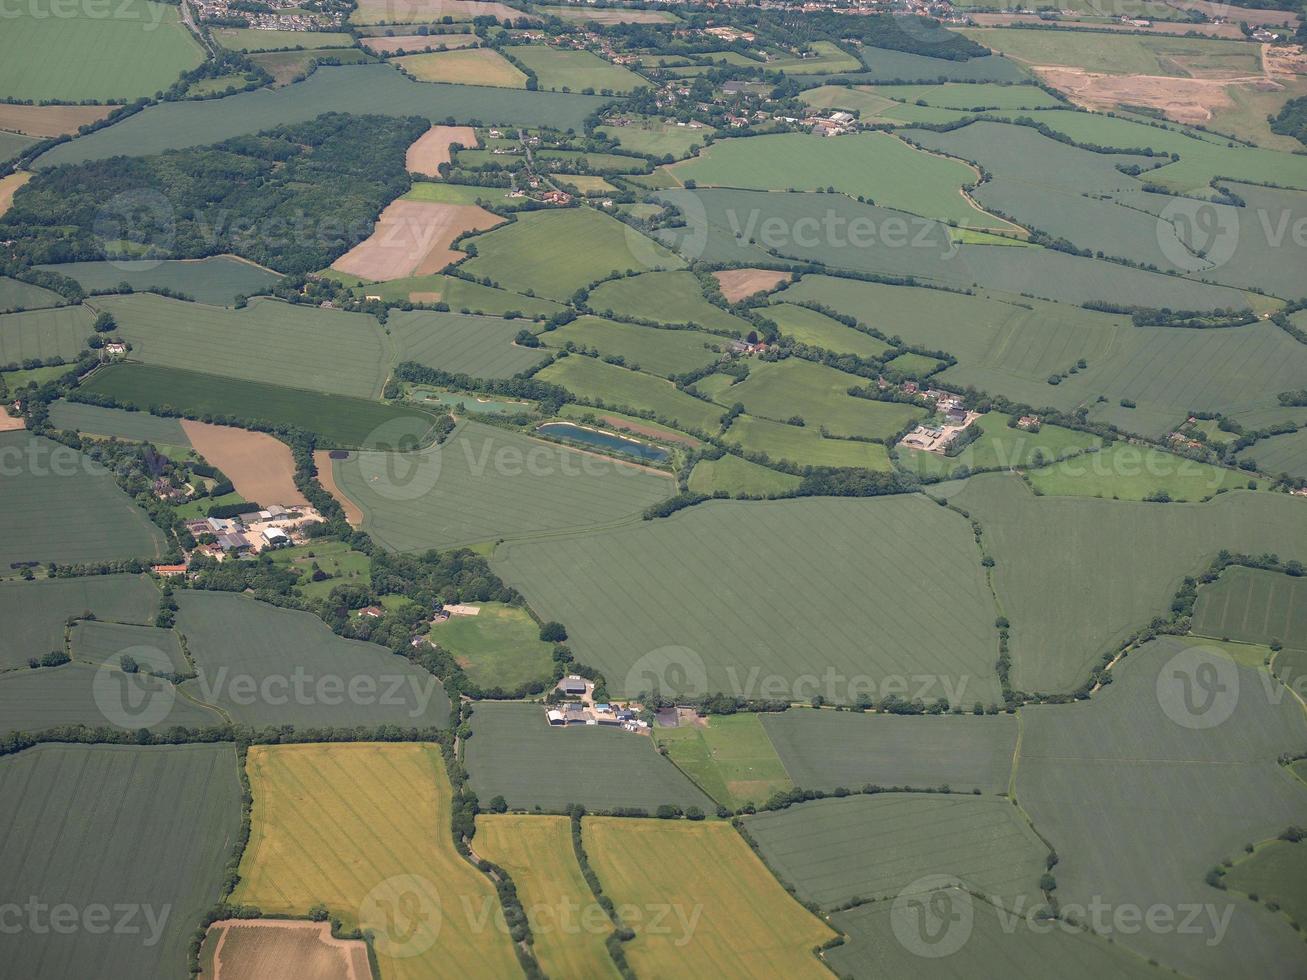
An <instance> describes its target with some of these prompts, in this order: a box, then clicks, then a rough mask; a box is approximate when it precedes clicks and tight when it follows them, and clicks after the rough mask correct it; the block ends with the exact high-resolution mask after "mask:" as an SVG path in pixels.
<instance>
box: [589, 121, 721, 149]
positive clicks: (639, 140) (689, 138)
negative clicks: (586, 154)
mask: <svg viewBox="0 0 1307 980" xmlns="http://www.w3.org/2000/svg"><path fill="white" fill-rule="evenodd" d="M595 132H596V133H598V134H600V135H601V136H608V137H611V138H612V139H615V140H617V143H618V145H619V146H621V148H622V149H623V150H629V151H630V152H632V153H643V154H645V155H646V156H652V157H659V158H661V157H664V156H667V155H671V156H673V157H678V158H679V157H686V156H689V155H690V150H691V148H693V147H695V146H703V145H704V143H705V142H707V138H708V137H709V136H711V135H712V134H713V133H714V132H716V130H714V129H712V128H711V127H709V126H704V125H703V124H702V123H700V124H699V126H698V127H697V128H692V127H690V126H678V125H676V124H675V123H667V122H664V121H663V120H662V119H661V118H659V117H653V116H636V117H634V118H633V119H632V120H631V122H630V123H629V124H627V125H625V126H600V127H598V128H597V129H596V130H595Z"/></svg>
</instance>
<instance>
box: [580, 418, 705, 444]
mask: <svg viewBox="0 0 1307 980" xmlns="http://www.w3.org/2000/svg"><path fill="white" fill-rule="evenodd" d="M595 418H597V419H598V420H599V421H600V422H602V423H603V424H604V425H606V426H608V427H609V428H613V429H619V430H621V431H622V432H629V433H631V434H632V435H636V436H644V437H645V438H647V439H661V440H662V441H663V442H676V443H680V444H681V445H683V446H702V445H703V443H701V442H700V441H699V440H698V439H696V438H694V437H693V436H687V435H681V434H679V433H675V434H674V433H672V432H669V431H668V430H667V429H665V428H659V427H655V426H652V425H641V424H640V423H639V422H632V421H631V420H630V419H624V418H622V417H621V416H620V415H596V416H595Z"/></svg>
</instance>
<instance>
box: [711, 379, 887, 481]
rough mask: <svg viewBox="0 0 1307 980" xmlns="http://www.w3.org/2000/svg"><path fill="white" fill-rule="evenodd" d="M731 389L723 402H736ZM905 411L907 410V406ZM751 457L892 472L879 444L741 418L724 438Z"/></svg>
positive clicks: (812, 428)
mask: <svg viewBox="0 0 1307 980" xmlns="http://www.w3.org/2000/svg"><path fill="white" fill-rule="evenodd" d="M736 387H737V386H735V385H732V386H731V388H730V389H729V391H728V393H727V394H726V395H724V396H722V400H723V401H727V402H731V401H734V398H733V397H732V396H733V394H734V390H735V388H736ZM904 407H906V406H904ZM722 438H723V439H725V440H726V441H727V442H728V443H730V444H732V445H735V446H738V447H739V448H740V449H742V450H743V451H745V452H748V453H766V454H767V456H768V458H769V459H772V460H775V461H777V462H780V461H785V462H788V463H794V464H795V465H796V466H856V467H859V468H861V469H864V470H882V471H887V470H889V469H890V461H889V453H888V452H887V451H886V449H885V447H884V446H883V445H882V444H880V443H877V442H860V441H856V440H852V439H828V438H827V437H826V436H823V435H822V434H821V428H820V426H818V425H815V424H814V425H811V426H808V425H787V424H786V423H784V422H773V421H771V420H770V419H760V418H754V417H753V416H751V415H739V416H736V418H735V420H734V421H733V422H731V427H730V428H729V429H727V430H726V432H725V433H724V434H723V435H722Z"/></svg>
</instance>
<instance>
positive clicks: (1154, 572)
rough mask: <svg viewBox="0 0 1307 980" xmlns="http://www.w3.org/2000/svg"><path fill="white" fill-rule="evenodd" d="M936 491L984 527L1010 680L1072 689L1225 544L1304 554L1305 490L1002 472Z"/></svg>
mask: <svg viewBox="0 0 1307 980" xmlns="http://www.w3.org/2000/svg"><path fill="white" fill-rule="evenodd" d="M944 493H945V495H947V496H948V498H949V500H950V502H951V503H953V504H956V505H957V506H959V507H962V508H963V509H965V510H967V511H968V512H969V513H970V514H971V516H972V517H973V518H974V519H975V520H978V521H979V522H980V523H981V525H982V527H983V528H984V547H985V550H986V553H987V554H989V555H991V556H992V557H993V558H994V560H995V562H996V567H995V568H994V569H993V570H992V574H993V579H994V586H995V588H996V589H997V591H998V597H999V602H1000V603H1001V605H1002V607H1003V611H1004V614H1005V615H1006V616H1007V617H1008V618H1009V619H1010V620H1011V621H1012V624H1013V625H1012V638H1011V647H1012V658H1013V666H1012V685H1013V687H1015V688H1016V689H1017V690H1022V691H1071V690H1074V689H1075V687H1076V686H1077V685H1079V684H1080V683H1082V682H1083V681H1084V680H1085V678H1086V676H1087V675H1088V672H1089V669H1090V668H1091V667H1092V666H1093V665H1094V664H1095V663H1097V662H1098V660H1099V658H1100V657H1101V656H1102V655H1103V654H1105V653H1107V652H1109V651H1110V650H1113V649H1115V648H1116V647H1117V645H1119V644H1120V643H1121V642H1122V641H1124V640H1125V639H1126V638H1127V637H1129V636H1130V635H1131V634H1132V633H1133V632H1134V631H1135V630H1138V629H1140V628H1142V627H1144V626H1145V625H1147V624H1148V623H1149V622H1150V621H1151V620H1152V619H1153V618H1154V617H1155V616H1158V615H1162V614H1164V613H1165V612H1166V610H1167V608H1168V607H1169V605H1170V603H1171V600H1172V597H1173V596H1174V595H1175V592H1176V590H1177V589H1178V588H1179V587H1180V584H1181V582H1182V580H1183V578H1184V576H1186V575H1194V574H1197V573H1199V572H1201V571H1202V570H1203V569H1204V568H1206V567H1207V565H1208V564H1209V563H1210V562H1211V561H1212V560H1213V559H1214V558H1216V556H1217V554H1218V553H1219V551H1220V550H1221V549H1222V548H1225V549H1228V550H1230V551H1232V552H1239V553H1246V554H1261V553H1263V552H1268V551H1269V552H1276V553H1278V554H1279V555H1280V557H1281V559H1282V560H1287V559H1288V558H1290V557H1293V556H1297V555H1307V533H1304V529H1305V528H1307V525H1305V524H1304V522H1303V520H1302V513H1303V508H1302V504H1303V501H1301V500H1297V499H1295V498H1292V497H1288V496H1286V495H1284V494H1271V493H1249V492H1247V491H1234V492H1231V493H1226V494H1221V495H1220V496H1218V497H1217V498H1216V499H1215V500H1212V501H1209V502H1207V503H1195V504H1155V503H1142V502H1139V501H1127V500H1121V501H1115V500H1098V499H1095V498H1087V497H1051V496H1046V497H1035V496H1032V495H1031V493H1030V491H1029V490H1028V489H1027V488H1026V487H1025V486H1024V485H1023V484H1022V483H1021V481H1020V480H1019V479H1018V478H1017V477H1015V476H1008V475H1000V474H989V475H983V476H974V477H972V478H971V479H970V480H969V481H967V482H966V484H965V489H958V490H955V491H950V490H948V489H945V491H944ZM1124 555H1129V556H1131V557H1130V560H1129V561H1123V560H1122V556H1124ZM1068 556H1074V560H1072V559H1070V558H1069V557H1068Z"/></svg>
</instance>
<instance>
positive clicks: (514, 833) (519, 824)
mask: <svg viewBox="0 0 1307 980" xmlns="http://www.w3.org/2000/svg"><path fill="white" fill-rule="evenodd" d="M476 850H477V854H479V855H480V856H481V857H483V858H485V859H486V860H487V861H491V862H493V863H494V864H496V865H498V866H499V867H501V868H503V869H504V870H505V871H507V872H508V873H509V875H510V876H511V877H512V879H513V884H514V885H515V886H516V887H517V894H518V897H519V898H520V899H521V900H522V905H523V907H524V908H525V909H526V914H527V920H528V921H529V922H530V924H531V938H532V939H533V940H534V943H533V944H532V946H531V949H532V951H533V952H534V953H535V955H536V959H537V960H539V962H540V966H541V968H542V969H544V970H547V971H549V972H550V975H551V976H558V977H590V978H593V980H616V978H617V977H619V976H620V974H619V973H618V971H617V966H616V964H615V963H614V962H613V959H612V957H611V956H609V955H608V949H607V947H605V945H604V938H605V934H604V932H602V931H601V930H600V929H598V928H593V927H591V928H580V929H578V928H576V922H575V919H574V918H572V916H570V915H569V916H568V918H567V919H563V917H562V914H560V913H561V912H562V910H569V911H571V912H572V913H573V914H575V913H576V912H580V914H582V915H588V916H593V917H594V919H595V920H597V921H599V922H606V921H607V916H606V915H605V914H604V912H603V910H602V909H600V908H599V906H598V903H597V902H596V901H595V897H594V895H593V894H592V893H591V891H590V886H589V885H588V884H586V881H585V878H584V876H583V875H582V874H581V866H580V865H579V864H578V863H577V860H576V853H575V851H574V850H573V848H572V821H571V820H570V819H568V818H567V817H546V816H538V815H537V816H520V815H517V814H490V813H482V814H480V815H479V816H478V817H477V822H476ZM591 909H593V910H594V912H591V911H590V910H591ZM586 921H587V922H589V921H590V920H589V919H587V920H586Z"/></svg>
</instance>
